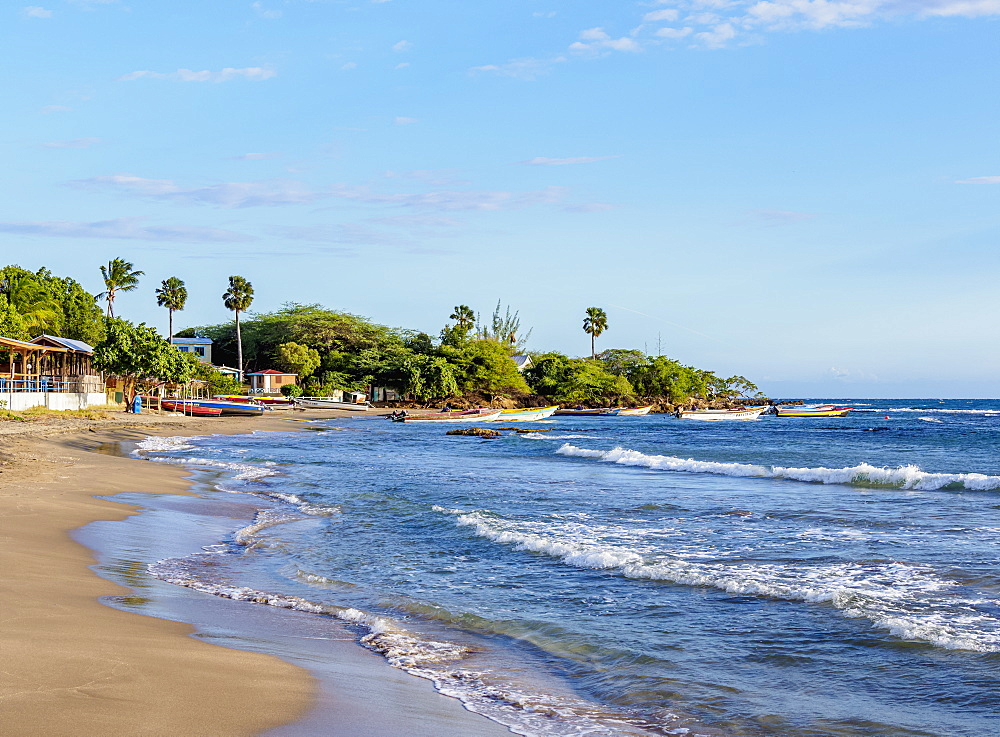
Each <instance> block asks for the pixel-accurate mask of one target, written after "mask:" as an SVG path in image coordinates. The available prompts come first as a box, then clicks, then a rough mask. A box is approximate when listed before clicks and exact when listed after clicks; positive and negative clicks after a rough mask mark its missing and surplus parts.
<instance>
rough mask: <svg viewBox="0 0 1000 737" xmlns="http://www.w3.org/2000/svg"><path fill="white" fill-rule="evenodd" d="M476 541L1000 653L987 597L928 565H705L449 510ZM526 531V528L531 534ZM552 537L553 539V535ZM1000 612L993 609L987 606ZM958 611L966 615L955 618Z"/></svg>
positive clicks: (999, 631)
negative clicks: (804, 605)
mask: <svg viewBox="0 0 1000 737" xmlns="http://www.w3.org/2000/svg"><path fill="white" fill-rule="evenodd" d="M440 511H442V512H446V513H449V514H452V515H455V517H456V524H457V525H459V526H460V527H469V528H471V529H472V531H473V532H474V534H475V535H477V536H479V537H482V538H486V539H488V540H491V541H493V542H496V543H499V544H502V545H509V546H511V547H512V548H513V549H514V550H519V551H528V552H532V553H539V554H542V555H547V556H550V557H553V558H556V559H558V560H560V561H561V562H562V563H565V564H567V565H571V566H574V567H576V568H592V569H597V570H612V571H617V572H619V573H620V574H621V575H622V576H624V577H625V578H632V579H645V580H651V581H664V582H669V583H674V584H681V585H686V586H700V587H711V588H715V589H719V590H721V591H726V592H728V593H733V594H741V595H755V596H766V597H771V598H777V599H785V600H791V601H802V602H808V603H822V604H826V605H829V606H832V607H834V608H835V609H837V610H839V611H841V612H842V613H843V614H844V615H846V616H848V617H852V618H864V619H867V620H869V621H870V622H872V623H873V624H874V625H875V626H876V627H879V628H881V629H885V630H887V631H889V632H890V633H891V634H893V635H895V636H897V637H899V638H900V639H903V640H911V641H912V640H917V641H922V642H926V643H929V644H931V645H934V646H937V647H941V648H947V649H952V650H971V651H978V652H989V653H996V652H1000V619H998V618H997V617H995V616H991V615H989V614H986V613H984V612H983V611H982V609H983V607H981V606H979V605H980V604H982V603H983V600H982V599H981V598H978V597H977V598H975V599H967V598H963V597H961V596H960V595H958V593H957V592H956V589H957V588H958V587H959V586H960V584H959V583H958V582H955V581H952V580H949V579H947V578H944V577H942V576H941V575H939V574H938V573H937V572H936V571H935V570H934V569H933V568H931V567H929V566H926V565H919V564H910V563H904V562H896V561H869V562H851V563H841V564H821V565H813V566H810V565H807V564H763V563H736V562H733V563H729V562H726V563H717V562H716V563H701V562H692V561H689V560H685V559H682V558H678V557H672V556H670V555H669V554H666V555H665V554H663V553H658V554H651V553H650V552H649V551H643V550H637V549H632V548H629V547H626V546H622V545H614V544H608V543H601V542H594V540H600V533H599V532H598V533H596V534H595V533H589V534H588V533H582V532H581V531H580V530H579V529H576V528H575V527H574V528H567V529H566V531H565V533H566V534H563V535H560V534H559V528H558V526H554V525H552V524H547V525H545V526H544V527H543V526H537V525H536V526H534V527H532V526H531V525H530V524H525V523H521V524H520V525H519V524H518V523H515V522H511V521H508V520H505V519H503V518H500V517H497V516H495V515H492V514H489V513H485V512H460V511H457V510H444V509H441V510H440ZM526 528H527V529H526ZM553 530H554V531H555V532H553ZM987 604H988V605H989V607H995V602H994V603H990V602H987ZM955 609H958V610H960V611H963V612H964V613H963V614H955V613H954V612H955Z"/></svg>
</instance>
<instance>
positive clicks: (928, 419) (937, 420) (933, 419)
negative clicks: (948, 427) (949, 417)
mask: <svg viewBox="0 0 1000 737" xmlns="http://www.w3.org/2000/svg"><path fill="white" fill-rule="evenodd" d="M917 419H918V420H923V421H924V422H937V423H942V422H944V420H939V419H938V418H937V417H918V418H917Z"/></svg>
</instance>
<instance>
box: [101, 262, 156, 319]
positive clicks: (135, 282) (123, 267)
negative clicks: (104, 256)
mask: <svg viewBox="0 0 1000 737" xmlns="http://www.w3.org/2000/svg"><path fill="white" fill-rule="evenodd" d="M144 273H145V272H142V271H133V270H132V264H130V263H129V262H128V261H126V260H124V259H120V258H116V259H112V260H111V261H108V265H107V266H102V267H101V276H103V277H104V286H105V288H106V289H107V290H108V291H106V292H101V293H100V294H98V295H97V297H98V299H106V300H107V301H108V317H114V316H115V295H116V294H117V293H118V292H131V291H132V290H133V289H135V288H136V287H137V286H139V277H140V276H142V275H143V274H144Z"/></svg>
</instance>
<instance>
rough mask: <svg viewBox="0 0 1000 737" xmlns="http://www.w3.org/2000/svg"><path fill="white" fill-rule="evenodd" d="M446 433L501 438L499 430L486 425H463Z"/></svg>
mask: <svg viewBox="0 0 1000 737" xmlns="http://www.w3.org/2000/svg"><path fill="white" fill-rule="evenodd" d="M445 435H471V436H472V437H474V438H499V437H500V436H501V433H500V431H499V430H490V429H487V428H485V427H462V428H459V429H457V430H449V431H448V432H446V433H445Z"/></svg>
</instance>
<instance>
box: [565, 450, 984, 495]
mask: <svg viewBox="0 0 1000 737" xmlns="http://www.w3.org/2000/svg"><path fill="white" fill-rule="evenodd" d="M556 453H558V454H559V455H564V456H574V457H578V458H594V459H596V460H600V461H604V462H606V463H617V464H620V465H623V466H641V467H643V468H652V469H655V470H658V471H680V472H684V473H706V474H715V475H719V476H739V477H751V478H752V477H757V478H774V479H788V480H791V481H806V482H810V483H817V484H848V485H851V486H863V487H872V488H889V489H908V490H920V491H935V490H942V489H943V490H948V491H961V490H966V491H990V490H994V489H1000V476H987V475H985V474H981V473H930V472H928V471H921V470H920V469H919V468H918V467H917V466H912V465H911V466H899V467H897V468H887V467H885V466H872V465H869V464H867V463H860V464H858V465H857V466H849V467H846V468H825V467H822V466H820V467H817V468H808V467H807V468H792V467H785V466H763V465H753V464H747V463H723V462H718V461H696V460H694V459H692V458H678V457H674V456H662V455H647V454H645V453H640V452H639V451H637V450H628V449H627V448H613V449H612V450H588V449H586V448H578V447H577V446H575V445H570V444H569V443H564V444H563V445H562V446H561V447H560V448H559V449H558V450H556Z"/></svg>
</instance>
